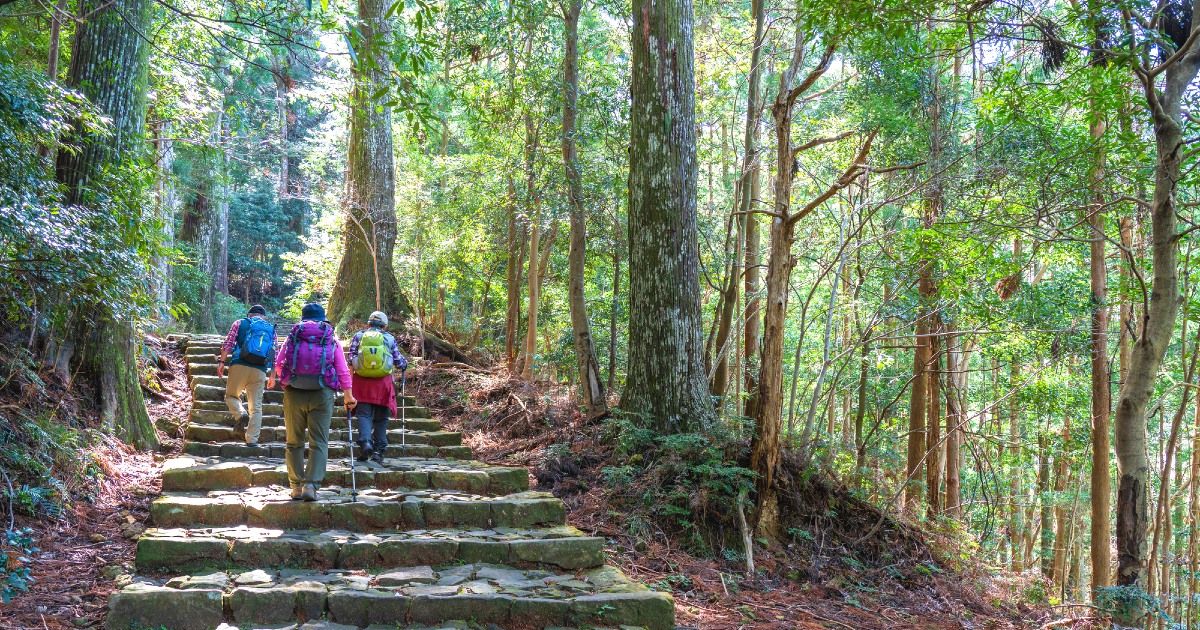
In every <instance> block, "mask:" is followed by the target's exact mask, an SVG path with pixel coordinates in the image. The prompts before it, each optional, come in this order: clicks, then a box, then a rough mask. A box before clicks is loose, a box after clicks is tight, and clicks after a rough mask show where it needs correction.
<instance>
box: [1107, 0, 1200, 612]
mask: <svg viewBox="0 0 1200 630" xmlns="http://www.w3.org/2000/svg"><path fill="white" fill-rule="evenodd" d="M1192 16H1193V17H1192V24H1191V25H1190V28H1189V31H1194V30H1195V29H1196V25H1197V23H1198V22H1200V0H1197V1H1196V2H1194V3H1193V7H1192ZM1188 42H1189V44H1192V43H1193V42H1192V40H1191V39H1189V40H1188ZM1181 52H1182V53H1183V56H1182V57H1181V58H1179V59H1178V60H1177V61H1176V62H1174V63H1173V64H1172V65H1170V66H1168V67H1167V68H1166V70H1165V71H1164V75H1165V80H1164V83H1163V89H1162V90H1161V91H1159V89H1158V87H1157V85H1156V84H1155V81H1153V80H1147V82H1146V83H1145V85H1144V87H1145V94H1146V101H1147V103H1148V104H1149V105H1150V111H1151V116H1152V122H1153V128H1154V140H1155V149H1156V156H1157V162H1156V164H1155V169H1154V194H1153V197H1152V198H1151V201H1150V222H1151V239H1152V246H1151V257H1152V259H1153V262H1154V272H1153V284H1152V285H1151V289H1150V304H1149V307H1148V308H1147V310H1146V313H1145V314H1143V316H1142V317H1143V325H1142V335H1141V337H1140V338H1139V339H1138V340H1137V342H1136V343H1134V344H1133V348H1132V350H1131V355H1130V363H1129V374H1128V378H1127V379H1126V381H1125V383H1124V384H1123V385H1122V387H1121V393H1120V396H1119V398H1118V401H1117V407H1116V417H1115V418H1114V437H1115V440H1114V442H1115V443H1114V446H1115V450H1116V454H1117V469H1118V472H1119V474H1120V477H1119V481H1118V485H1117V585H1119V586H1137V587H1141V588H1144V587H1145V578H1146V576H1145V571H1146V527H1147V524H1148V516H1149V515H1148V514H1147V510H1148V504H1149V501H1148V493H1149V490H1150V462H1149V459H1148V457H1147V454H1146V412H1147V404H1148V403H1149V401H1150V396H1151V394H1152V393H1153V391H1154V385H1155V381H1156V379H1157V376H1158V370H1159V367H1161V365H1162V359H1163V355H1164V353H1165V352H1166V350H1167V346H1168V345H1169V344H1170V341H1171V336H1172V334H1173V332H1174V328H1175V319H1176V314H1177V313H1178V311H1179V304H1180V301H1181V300H1180V295H1179V269H1178V262H1177V258H1178V255H1177V251H1176V248H1177V246H1178V234H1177V233H1176V217H1175V211H1176V208H1175V195H1176V185H1177V182H1178V181H1179V177H1180V162H1181V160H1182V157H1183V146H1184V138H1183V129H1182V107H1181V101H1182V99H1183V95H1184V92H1185V91H1186V90H1187V88H1188V85H1189V84H1191V82H1192V80H1193V79H1195V77H1196V73H1197V70H1200V53H1198V52H1197V50H1196V48H1195V46H1194V44H1193V46H1192V49H1191V50H1188V51H1181ZM1143 614H1144V606H1143V605H1142V604H1141V603H1140V602H1133V603H1131V604H1130V605H1128V606H1125V607H1122V608H1121V609H1120V610H1118V611H1117V613H1116V615H1115V617H1114V619H1115V621H1117V622H1118V623H1123V624H1126V625H1133V624H1135V623H1140V622H1141V620H1142V617H1143Z"/></svg>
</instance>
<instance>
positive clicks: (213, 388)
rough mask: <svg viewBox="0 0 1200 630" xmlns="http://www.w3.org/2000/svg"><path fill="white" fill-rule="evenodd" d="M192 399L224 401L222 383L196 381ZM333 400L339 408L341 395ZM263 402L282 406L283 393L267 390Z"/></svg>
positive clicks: (403, 398) (409, 399)
mask: <svg viewBox="0 0 1200 630" xmlns="http://www.w3.org/2000/svg"><path fill="white" fill-rule="evenodd" d="M199 378H200V379H206V378H215V377H206V376H202V377H199ZM192 397H193V398H194V399H195V400H215V401H224V400H225V385H224V382H223V381H221V382H219V383H216V382H214V383H204V382H200V380H199V379H197V381H196V382H195V383H193V384H192ZM334 400H335V404H336V405H338V406H340V405H341V403H342V395H341V394H340V393H339V394H338V395H337V397H336V398H335V399H334ZM263 402H266V403H275V404H283V392H282V391H280V390H278V389H268V390H267V391H265V392H263ZM396 402H398V403H401V404H406V405H409V406H416V400H415V399H413V397H412V396H401V395H399V394H397V395H396Z"/></svg>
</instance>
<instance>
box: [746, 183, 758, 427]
mask: <svg viewBox="0 0 1200 630" xmlns="http://www.w3.org/2000/svg"><path fill="white" fill-rule="evenodd" d="M760 181H761V177H760V166H759V164H758V163H757V162H756V163H755V164H754V167H753V169H752V172H751V173H750V202H751V204H752V205H751V207H750V208H748V209H747V210H749V209H752V207H753V203H754V202H755V201H756V200H757V199H758V193H759V186H760V184H759V182H760ZM742 221H743V224H744V227H743V229H744V230H745V240H746V263H745V286H744V287H743V289H742V294H743V296H744V297H745V302H746V305H745V312H744V315H743V318H744V320H745V323H744V324H743V328H742V357H743V360H742V373H743V376H742V380H743V382H744V387H743V391H745V392H746V393H747V394H748V398H747V401H746V406H745V409H744V410H743V411H742V415H744V416H746V417H750V418H753V417H755V414H756V413H757V410H756V405H755V404H753V401H755V400H757V398H758V396H757V392H758V370H759V366H758V358H759V357H758V354H759V344H758V341H759V335H760V334H761V333H760V331H761V330H762V326H761V324H762V313H761V312H760V308H761V303H762V298H761V297H760V296H759V295H758V293H759V291H760V290H761V289H762V270H761V269H760V268H759V267H760V266H761V262H760V258H759V248H760V247H761V243H760V242H759V223H758V215H756V214H754V213H751V212H749V211H747V213H746V214H745V215H743V216H742Z"/></svg>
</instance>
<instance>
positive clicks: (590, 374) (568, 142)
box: [562, 0, 608, 419]
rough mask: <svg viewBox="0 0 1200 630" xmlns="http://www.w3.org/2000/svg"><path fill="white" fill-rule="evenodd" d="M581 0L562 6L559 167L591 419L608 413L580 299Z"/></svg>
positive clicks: (570, 288)
mask: <svg viewBox="0 0 1200 630" xmlns="http://www.w3.org/2000/svg"><path fill="white" fill-rule="evenodd" d="M582 7H583V0H571V3H570V5H569V6H567V8H566V15H565V19H564V30H565V31H566V50H565V51H564V53H563V55H564V58H563V87H564V88H565V90H564V91H565V94H564V96H563V139H562V152H563V167H564V169H565V171H566V179H567V197H568V202H569V205H570V208H571V250H570V254H569V257H568V262H569V264H568V272H567V275H568V280H567V295H568V301H569V302H570V307H571V330H572V331H573V333H574V337H575V361H576V362H577V364H578V366H579V394H580V396H579V397H580V401H581V402H582V403H583V408H584V413H585V415H586V416H587V417H588V419H595V418H599V417H601V416H604V415H605V414H607V413H608V400H607V398H608V397H607V394H605V392H604V382H603V381H602V380H601V377H600V361H599V360H598V359H597V358H596V346H595V343H594V342H593V341H592V326H591V324H590V323H589V322H588V314H587V301H586V300H585V299H584V295H583V291H584V284H585V283H584V280H585V278H584V275H585V262H586V260H585V258H586V256H587V220H586V216H585V214H584V211H583V186H582V184H581V183H580V180H579V153H578V149H577V147H576V144H575V135H576V131H575V117H576V114H577V102H578V100H579V12H580V10H581V9H582Z"/></svg>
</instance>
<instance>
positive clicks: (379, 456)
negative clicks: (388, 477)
mask: <svg viewBox="0 0 1200 630" xmlns="http://www.w3.org/2000/svg"><path fill="white" fill-rule="evenodd" d="M371 461H373V462H375V463H376V464H379V465H380V466H382V465H383V453H373V454H372V455H371Z"/></svg>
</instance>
